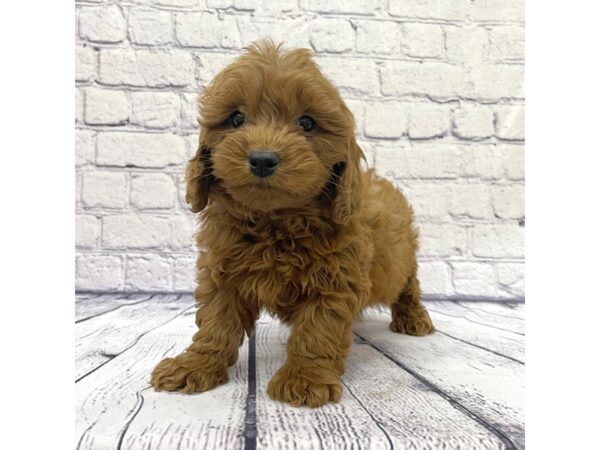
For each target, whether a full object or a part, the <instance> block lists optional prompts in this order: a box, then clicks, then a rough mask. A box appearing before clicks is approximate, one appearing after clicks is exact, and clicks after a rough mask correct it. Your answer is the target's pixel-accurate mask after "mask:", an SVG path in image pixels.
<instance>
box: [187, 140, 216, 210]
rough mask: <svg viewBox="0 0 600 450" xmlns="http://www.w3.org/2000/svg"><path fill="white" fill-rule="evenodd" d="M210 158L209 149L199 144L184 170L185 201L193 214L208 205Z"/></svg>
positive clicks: (210, 181)
mask: <svg viewBox="0 0 600 450" xmlns="http://www.w3.org/2000/svg"><path fill="white" fill-rule="evenodd" d="M210 156H211V155H210V148H208V147H206V146H204V145H202V144H201V145H200V146H199V148H198V151H197V152H196V156H194V157H193V158H192V159H190V161H189V162H188V165H187V167H186V170H185V180H186V191H185V201H186V202H188V203H189V204H190V206H191V207H192V211H193V212H195V213H197V212H200V211H202V210H203V209H204V208H205V207H206V205H207V203H208V193H209V189H210V185H211V183H212V181H213V180H214V178H213V175H212V160H211V159H210Z"/></svg>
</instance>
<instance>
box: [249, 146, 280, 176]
mask: <svg viewBox="0 0 600 450" xmlns="http://www.w3.org/2000/svg"><path fill="white" fill-rule="evenodd" d="M248 162H249V163H250V172H252V173H253V174H254V175H256V176H257V177H259V178H265V177H268V176H271V175H273V173H275V170H276V169H277V165H278V164H279V157H278V156H277V153H275V152H272V151H269V150H253V151H251V152H250V155H249V157H248Z"/></svg>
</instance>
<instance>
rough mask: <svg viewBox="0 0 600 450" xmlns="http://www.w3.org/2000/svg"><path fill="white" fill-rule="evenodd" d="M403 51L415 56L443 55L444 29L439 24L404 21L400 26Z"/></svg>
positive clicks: (433, 56)
mask: <svg viewBox="0 0 600 450" xmlns="http://www.w3.org/2000/svg"><path fill="white" fill-rule="evenodd" d="M402 31H403V35H402V40H403V47H404V53H405V54H407V55H408V56H414V57H417V58H441V57H443V56H444V53H445V48H444V30H443V29H442V27H441V26H439V25H431V24H421V23H405V24H403V26H402Z"/></svg>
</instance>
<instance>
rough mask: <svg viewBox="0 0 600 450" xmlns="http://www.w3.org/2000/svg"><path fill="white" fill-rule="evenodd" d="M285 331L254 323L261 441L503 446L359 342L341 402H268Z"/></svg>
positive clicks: (281, 444)
mask: <svg viewBox="0 0 600 450" xmlns="http://www.w3.org/2000/svg"><path fill="white" fill-rule="evenodd" d="M288 334H289V331H288V330H287V328H285V327H283V326H281V325H279V324H278V323H277V322H270V323H260V324H259V326H258V329H257V355H258V356H257V363H258V370H257V380H258V383H257V388H258V392H257V397H258V399H259V401H258V409H257V413H258V415H257V417H258V442H259V444H260V445H259V448H298V449H303V448H325V449H328V448H352V447H354V448H377V449H379V448H382V449H383V448H407V449H409V448H410V449H432V448H442V447H443V448H482V449H483V448H490V449H492V448H495V449H497V448H503V443H502V441H501V440H500V439H498V437H497V436H496V435H495V434H493V433H491V432H490V431H489V430H488V429H486V428H485V427H483V426H482V425H481V424H480V423H478V422H476V421H474V420H473V419H472V418H471V417H469V416H468V415H465V414H464V413H462V412H461V411H459V410H457V409H456V408H455V407H453V405H452V404H451V403H449V402H448V401H447V400H446V399H444V398H442V397H441V396H439V395H438V394H437V393H436V392H433V391H431V390H430V389H428V387H427V386H425V385H423V384H422V383H421V382H419V381H418V380H417V379H415V378H414V377H413V376H412V375H410V374H409V373H408V372H406V371H404V370H402V369H399V368H398V367H397V366H396V365H395V364H393V363H392V362H391V361H389V360H388V359H387V358H385V357H384V356H383V355H382V354H381V353H379V352H378V351H376V350H375V349H373V348H372V347H370V346H368V345H364V344H362V343H361V342H358V343H355V344H354V345H353V347H352V350H351V353H350V356H349V359H348V364H347V368H346V373H345V375H344V377H343V382H344V396H343V398H342V401H341V402H340V403H338V404H336V405H326V406H324V407H322V408H318V409H315V410H311V409H309V408H293V407H291V406H288V405H284V404H281V403H279V402H273V401H272V400H270V399H269V398H268V396H267V395H266V392H265V391H266V385H267V383H268V380H269V379H270V377H271V375H272V374H273V373H274V372H275V371H276V370H277V369H278V368H279V366H280V365H281V364H283V361H284V359H285V342H286V340H287V336H288Z"/></svg>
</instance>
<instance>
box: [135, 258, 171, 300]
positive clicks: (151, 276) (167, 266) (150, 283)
mask: <svg viewBox="0 0 600 450" xmlns="http://www.w3.org/2000/svg"><path fill="white" fill-rule="evenodd" d="M171 286H172V282H171V263H170V261H168V260H166V259H165V258H163V257H161V256H160V255H144V256H128V257H127V270H126V276H125V287H126V288H128V289H148V290H164V291H166V290H171Z"/></svg>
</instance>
